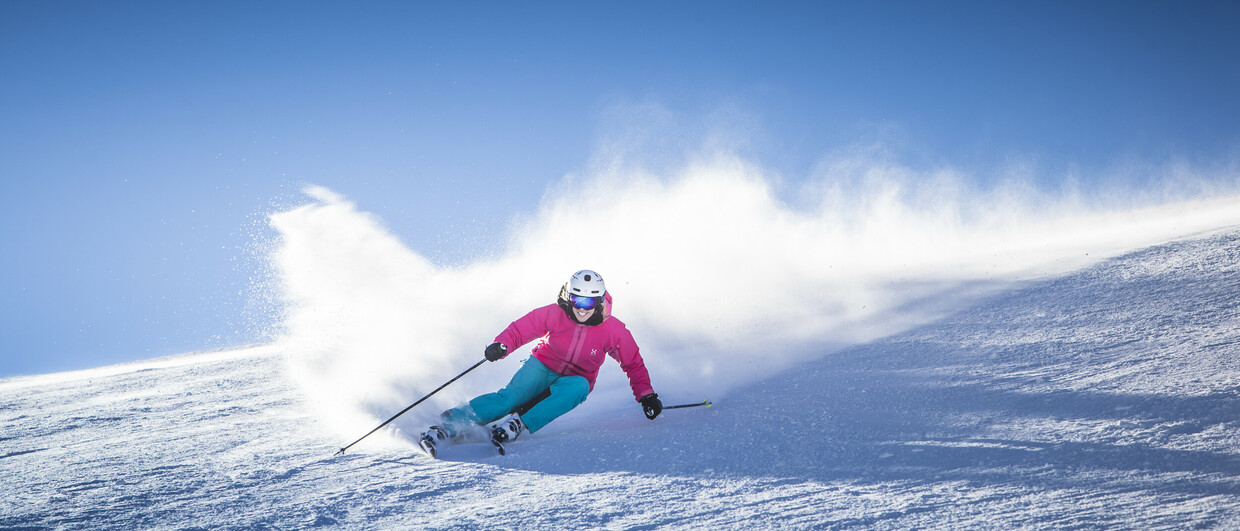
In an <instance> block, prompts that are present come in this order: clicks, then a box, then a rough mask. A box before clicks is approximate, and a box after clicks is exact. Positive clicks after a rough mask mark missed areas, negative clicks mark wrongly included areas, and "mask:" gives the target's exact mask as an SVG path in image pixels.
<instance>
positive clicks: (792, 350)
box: [271, 154, 1240, 435]
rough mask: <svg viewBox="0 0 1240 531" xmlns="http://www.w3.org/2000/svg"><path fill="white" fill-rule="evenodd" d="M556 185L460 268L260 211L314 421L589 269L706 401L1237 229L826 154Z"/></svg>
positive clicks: (337, 222)
mask: <svg viewBox="0 0 1240 531" xmlns="http://www.w3.org/2000/svg"><path fill="white" fill-rule="evenodd" d="M566 182H571V184H573V186H561V187H557V188H556V190H560V192H558V193H554V194H551V195H549V196H548V197H546V198H545V199H544V201H543V204H542V205H541V206H540V207H539V208H538V209H537V211H535V212H532V213H528V214H526V215H524V216H522V217H520V218H519V219H517V220H515V221H514V222H513V224H512V227H511V232H510V233H511V235H512V236H511V238H510V241H509V242H508V244H507V248H506V249H504V250H502V251H501V252H498V253H496V254H495V255H494V257H493V258H488V259H484V260H479V261H477V262H476V263H472V264H469V265H467V266H464V267H458V268H447V267H441V266H438V265H436V264H433V263H432V262H431V261H429V260H428V259H427V258H425V257H424V254H422V253H421V252H419V251H418V250H414V249H410V248H409V247H407V246H406V245H404V244H403V243H402V242H401V241H399V239H398V238H396V237H395V236H393V235H392V233H391V232H390V231H389V230H387V229H386V228H385V227H384V225H383V222H382V221H381V220H379V219H377V218H376V217H375V216H373V215H371V214H369V213H367V212H365V211H363V210H361V209H359V207H358V206H357V205H355V204H353V203H352V202H350V201H349V200H347V199H346V198H345V197H343V196H341V195H340V194H338V193H336V192H334V191H331V190H327V189H325V188H322V187H317V186H309V187H307V188H306V189H305V194H306V195H307V196H308V197H309V198H310V202H309V203H308V204H305V205H304V206H300V207H298V208H293V209H290V210H287V211H284V212H280V213H277V214H275V215H273V216H272V217H271V225H272V226H273V227H274V228H275V229H276V230H277V231H278V232H279V239H280V241H279V244H278V245H277V249H276V251H275V252H274V253H273V254H272V261H273V264H274V266H275V268H276V270H277V271H278V274H279V279H280V282H279V284H280V290H281V298H282V301H283V304H284V307H285V317H284V323H283V327H284V334H283V339H282V341H283V342H284V343H285V344H286V346H287V350H288V351H289V352H291V353H295V354H293V355H291V356H290V360H289V369H290V371H291V373H292V374H293V375H294V376H295V377H296V378H297V379H298V380H299V381H300V382H301V383H302V385H303V387H304V389H305V390H306V395H307V397H308V398H309V399H310V400H311V401H312V402H314V403H315V404H317V405H318V406H319V407H321V408H322V411H321V413H320V418H322V419H324V421H325V423H326V424H328V425H329V426H330V427H332V428H333V429H335V430H336V431H337V432H339V433H340V434H342V435H348V434H352V433H358V432H360V431H364V430H365V429H366V428H368V427H370V426H373V425H374V422H375V419H377V418H385V417H387V416H388V415H390V414H391V413H392V412H394V411H396V410H399V409H400V407H402V406H403V405H405V404H408V402H409V400H410V399H411V398H412V397H416V396H419V395H421V394H424V393H425V391H426V390H427V389H430V388H432V387H434V386H435V385H437V384H438V383H439V382H442V381H443V380H445V379H446V378H448V377H450V376H451V375H452V374H453V373H454V372H455V371H457V370H459V367H460V366H462V365H463V364H466V363H468V362H469V361H472V360H474V359H476V358H477V356H479V355H481V352H482V349H483V347H485V345H486V344H488V343H489V342H490V341H491V339H492V338H493V337H494V336H495V334H496V333H498V332H499V331H500V330H502V329H503V327H505V326H506V325H507V324H508V323H509V322H511V321H512V320H514V319H516V318H518V317H520V316H521V315H523V314H524V313H525V312H528V311H529V310H531V309H533V308H535V307H538V306H542V305H545V304H550V303H552V302H553V301H554V297H555V294H556V293H557V290H558V288H559V286H560V285H561V284H562V283H563V282H564V281H565V280H566V279H567V278H568V276H569V275H571V274H572V272H574V271H576V270H579V269H583V268H591V269H595V270H597V271H599V272H600V273H602V274H603V275H604V276H605V278H606V279H607V282H608V289H609V291H610V292H611V293H612V295H613V296H614V297H615V301H616V303H615V315H616V316H618V317H619V318H621V319H622V320H624V321H625V323H626V324H627V325H628V326H629V328H630V329H631V330H632V332H633V334H634V336H635V337H636V339H637V341H638V343H639V344H640V345H641V348H642V355H643V357H644V358H645V360H646V363H647V366H648V367H649V369H650V373H651V375H652V380H653V383H654V385H655V388H656V390H658V391H659V392H660V393H661V394H662V395H664V396H669V397H672V396H677V397H685V398H689V397H698V396H710V397H712V398H713V399H715V400H718V399H720V398H721V397H723V396H724V395H726V393H727V391H728V390H729V389H733V388H736V387H738V386H744V385H748V384H753V383H755V382H758V381H760V380H761V379H762V378H764V377H767V376H770V375H772V374H773V373H775V372H777V371H780V370H782V369H785V368H788V367H789V366H791V365H793V364H795V363H800V362H805V361H808V360H811V359H814V358H817V357H820V356H823V355H825V354H828V353H830V352H831V351H832V350H833V349H838V348H841V347H844V346H847V345H852V344H857V343H860V342H865V341H869V340H872V339H875V338H878V337H882V336H885V335H888V334H892V333H896V332H899V331H902V330H907V329H909V328H911V327H915V326H918V325H920V324H924V323H927V322H931V321H933V320H934V319H937V318H940V317H942V316H943V315H945V314H947V313H949V312H951V311H955V310H959V309H961V308H963V307H965V305H967V304H969V301H970V300H972V299H975V298H977V297H984V296H985V295H987V294H988V293H994V290H995V289H998V288H1001V287H1010V286H1011V284H1012V283H1013V282H1021V281H1029V280H1038V279H1043V278H1048V277H1049V276H1051V275H1056V274H1060V273H1063V272H1067V271H1071V270H1073V269H1076V268H1079V267H1082V266H1084V265H1088V264H1090V263H1092V262H1095V261H1098V260H1101V259H1104V258H1106V257H1109V256H1114V255H1116V254H1118V253H1120V252H1123V251H1125V250H1128V249H1133V248H1137V247H1140V246H1144V245H1150V244H1154V243H1157V242H1160V241H1165V240H1168V239H1172V238H1176V237H1180V236H1186V235H1190V234H1193V233H1197V232H1200V231H1205V230H1210V229H1215V228H1219V227H1223V226H1227V225H1235V224H1240V198H1235V197H1232V198H1225V199H1213V200H1205V201H1196V202H1173V203H1169V204H1163V205H1162V206H1153V207H1148V208H1141V209H1132V208H1130V207H1129V208H1127V209H1116V208H1103V207H1099V206H1097V205H1093V206H1091V205H1087V204H1086V202H1085V201H1083V200H1082V199H1080V198H1079V197H1073V196H1071V195H1069V194H1065V195H1064V196H1061V197H1052V196H1049V195H1047V194H1041V193H1036V192H1031V191H1030V190H1027V189H1024V188H1021V187H1018V186H999V187H995V188H992V189H989V190H985V191H979V190H975V189H972V188H971V187H970V186H967V185H965V184H962V182H963V179H961V178H960V177H959V176H958V175H955V174H952V173H951V172H933V173H930V174H923V173H917V172H914V171H912V170H909V169H907V168H902V167H899V166H894V165H890V164H884V163H870V164H858V163H856V162H855V161H852V162H849V161H837V162H836V163H828V164H824V166H823V169H822V171H821V175H820V176H819V178H816V179H814V180H813V182H812V183H810V184H808V185H805V186H803V187H800V188H798V189H796V190H784V191H783V192H782V193H780V192H777V189H776V188H777V186H776V183H777V179H775V178H774V177H772V176H770V175H767V174H766V173H765V172H764V171H763V169H762V168H760V167H757V166H755V165H753V164H750V163H748V162H746V161H744V160H742V159H740V158H738V157H735V156H730V155H726V154H724V155H712V156H708V157H704V158H702V159H700V160H696V161H691V162H688V163H686V164H684V165H683V166H681V167H679V168H677V169H673V170H669V171H668V172H667V173H666V174H660V175H656V174H653V173H650V172H644V171H638V170H625V169H615V168H611V169H606V170H603V171H599V172H597V173H596V174H595V175H592V176H588V177H580V176H570V177H567V178H566ZM781 196H787V197H794V198H796V200H795V201H785V200H782V199H781V198H780V197H781ZM583 211H588V212H591V216H590V222H589V223H583V222H582V219H580V216H579V215H576V213H580V212H583ZM386 222H388V223H400V220H386ZM526 349H527V350H528V347H526ZM523 357H524V356H523V355H522V353H521V352H517V353H514V355H513V356H510V358H509V359H510V360H511V359H514V358H515V359H518V360H519V359H522V358H523ZM515 370H516V362H510V361H506V362H505V363H495V364H488V365H487V366H485V367H483V368H482V369H480V370H478V371H475V373H474V374H471V375H470V377H469V378H465V379H462V380H461V381H460V382H458V383H457V384H455V385H454V386H453V387H451V388H449V389H447V390H445V392H443V393H440V394H439V395H436V396H435V397H434V399H432V400H430V401H429V402H428V404H427V405H424V406H422V407H420V408H419V409H418V411H415V412H411V414H409V415H406V416H405V417H404V418H402V419H401V420H402V422H401V423H397V424H396V425H398V426H402V425H403V426H406V427H407V429H409V430H413V429H422V428H424V427H425V426H426V425H428V424H430V423H432V422H433V420H434V416H435V414H436V413H438V412H439V411H442V410H444V409H447V408H449V407H452V406H455V405H458V404H460V403H462V402H463V401H465V400H467V399H469V398H471V397H472V396H475V395H477V394H480V393H483V392H489V391H493V390H495V389H498V388H499V387H501V386H502V385H503V384H504V382H506V381H507V379H508V377H509V376H511V374H512V373H513V372H514V371H515ZM627 394H628V386H627V385H626V382H625V381H624V378H623V374H622V373H621V371H620V370H619V369H618V368H617V367H616V366H615V364H612V363H608V364H605V365H604V367H603V370H602V372H601V373H600V377H599V381H598V384H597V385H596V388H595V392H594V393H593V394H592V395H591V399H590V400H589V401H587V403H586V404H584V405H583V406H582V408H579V409H583V408H584V409H589V408H590V407H612V408H614V407H615V404H616V403H621V401H624V400H628V401H631V400H632V398H631V396H626V395H627ZM359 412H361V413H365V414H358V413H359ZM402 423H403V424H402Z"/></svg>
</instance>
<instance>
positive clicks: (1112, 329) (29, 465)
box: [0, 230, 1240, 529]
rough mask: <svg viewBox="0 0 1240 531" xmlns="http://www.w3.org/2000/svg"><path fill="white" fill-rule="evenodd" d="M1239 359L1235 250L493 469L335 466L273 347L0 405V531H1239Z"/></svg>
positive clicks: (988, 312) (926, 333)
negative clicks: (312, 530)
mask: <svg viewBox="0 0 1240 531" xmlns="http://www.w3.org/2000/svg"><path fill="white" fill-rule="evenodd" d="M1238 355H1240V232H1238V231H1235V230H1229V231H1224V232H1220V233H1216V234H1214V235H1210V236H1205V237H1200V238H1197V239H1191V240H1183V241H1176V242H1172V243H1168V244H1164V245H1159V246H1155V247H1150V248H1147V249H1144V250H1140V251H1136V252H1133V253H1130V254H1128V255H1125V256H1122V257H1119V258H1116V259H1112V260H1109V261H1106V262H1103V263H1101V264H1098V265H1095V266H1092V267H1089V268H1087V269H1084V270H1082V271H1079V272H1077V273H1074V274H1069V275H1066V276H1062V277H1060V278H1056V279H1052V280H1046V281H1040V282H1029V283H1025V284H1022V285H1019V286H1016V287H1015V288H1013V289H1011V290H1007V291H1004V292H1003V293H1001V294H998V295H996V296H992V297H990V298H988V299H986V300H984V301H982V302H981V303H980V304H977V305H975V306H972V307H969V308H965V309H962V311H960V312H958V313H956V314H954V315H952V316H950V317H947V318H945V319H943V320H940V321H938V322H936V323H933V324H930V325H927V326H922V327H919V328H917V329H914V330H911V331H908V332H905V333H901V334H898V335H895V336H892V337H888V338H886V339H882V340H878V341H875V342H872V343H869V344H865V345H862V346H858V347H854V348H850V349H847V350H844V351H841V352H835V353H828V354H824V355H823V356H821V357H820V358H819V359H817V360H814V361H812V362H809V363H806V364H803V365H800V366H797V367H794V368H793V369H791V370H788V371H784V372H782V373H780V374H778V375H776V376H774V377H771V378H768V379H766V380H764V381H762V382H759V383H757V384H753V385H749V386H747V387H744V388H742V389H740V390H737V391H734V392H732V393H730V394H729V395H727V396H726V397H722V398H720V397H715V398H716V400H715V406H714V407H712V408H709V409H707V408H692V409H685V410H675V411H667V412H666V413H664V415H663V416H662V417H661V418H659V419H658V420H657V421H655V422H648V421H646V420H645V418H644V417H642V416H641V413H640V410H639V409H638V408H637V407H636V406H634V405H632V404H630V403H624V404H616V407H615V408H614V409H613V410H606V411H604V413H605V414H595V415H593V416H589V417H585V416H571V415H570V416H569V417H565V418H564V419H562V420H561V421H559V422H557V423H555V424H552V425H551V426H549V427H548V428H547V429H545V430H543V431H542V432H540V433H539V434H537V435H535V436H532V437H531V436H529V435H526V436H525V439H523V440H518V441H516V442H514V443H512V444H510V445H509V450H510V453H509V455H508V456H506V457H499V456H495V455H493V453H492V452H491V450H490V448H489V446H485V445H466V446H458V447H453V448H448V449H446V450H445V451H444V453H443V457H444V458H445V459H444V460H441V461H432V460H430V459H428V458H426V457H424V456H422V455H421V454H420V453H419V452H417V451H416V450H415V449H414V447H413V446H412V445H411V444H391V443H387V444H384V443H383V441H382V440H374V441H372V440H367V441H365V442H363V443H361V444H359V445H358V446H357V447H355V448H354V449H352V450H351V451H350V452H349V453H347V454H346V455H344V456H341V457H333V456H332V454H333V453H334V452H335V451H336V450H337V449H338V448H339V447H340V446H342V445H343V444H345V443H347V442H348V441H342V440H339V437H337V436H335V435H332V434H330V433H329V430H326V429H325V428H324V427H323V426H319V425H318V423H317V422H316V419H314V418H312V417H311V416H309V414H308V413H306V411H307V409H306V408H304V407H302V404H301V399H300V397H299V396H298V392H297V390H296V389H295V386H293V385H292V384H291V383H290V382H289V379H288V378H286V377H284V375H283V373H282V370H283V365H282V364H281V362H280V361H281V356H282V353H281V352H280V351H279V350H278V348H277V347H275V346H260V347H253V348H250V349H245V350H238V351H232V352H227V353H213V354H205V355H191V356H186V357H181V358H177V359H176V360H177V361H176V362H172V363H167V362H165V363H151V364H148V365H146V366H143V365H140V364H139V365H133V366H130V367H123V368H121V369H119V370H118V369H116V368H107V369H108V370H98V371H84V372H81V373H72V374H61V375H48V376H46V377H31V378H18V379H11V380H6V381H0V425H3V426H4V429H3V432H0V476H2V477H3V478H4V484H5V486H6V488H5V491H6V493H7V495H6V496H3V497H0V527H3V528H22V527H35V528H58V529H96V528H114V529H115V528H124V529H137V528H141V529H194V528H203V529H206V528H210V529H237V528H246V529H251V528H309V527H320V526H324V527H328V528H375V529H383V528H436V529H448V528H479V527H499V528H523V529H541V528H581V527H601V528H610V529H647V528H684V529H700V528H754V527H762V528H834V529H849V528H856V529H909V528H1082V527H1084V528H1096V527H1104V528H1106V527H1114V528H1143V529H1151V528H1164V529H1188V528H1232V529H1234V528H1237V527H1240V453H1238V451H1237V448H1238V443H1240V440H1238V438H1240V420H1238V418H1240V368H1238V367H1237V364H1236V361H1235V360H1236V359H1237V356H1238ZM514 367H515V365H514ZM612 369H614V367H612ZM359 435H360V434H359ZM376 439H379V438H376Z"/></svg>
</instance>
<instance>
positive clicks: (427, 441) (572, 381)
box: [420, 269, 663, 457]
mask: <svg viewBox="0 0 1240 531" xmlns="http://www.w3.org/2000/svg"><path fill="white" fill-rule="evenodd" d="M535 339H540V341H539V343H538V344H537V345H536V346H535V347H534V351H533V353H532V355H531V356H530V357H529V358H528V359H526V360H525V362H524V364H522V366H521V368H520V369H518V370H517V372H516V374H514V375H513V376H512V380H511V381H509V382H508V385H506V386H504V388H503V389H500V390H499V391H496V392H494V393H487V394H484V395H482V396H479V397H477V398H474V399H473V400H470V401H469V403H467V404H465V405H462V406H460V407H456V408H453V409H449V410H448V411H445V412H443V414H442V415H441V417H442V425H441V426H431V428H430V429H429V430H427V431H426V432H425V433H423V434H422V438H421V441H420V443H421V445H422V448H423V449H424V450H426V452H427V453H428V454H430V455H431V456H432V457H433V456H434V455H435V446H436V444H438V443H439V442H441V441H444V440H446V439H450V440H457V439H459V438H461V437H462V436H463V435H464V434H465V433H467V432H468V431H470V430H472V429H473V428H474V427H475V426H479V425H486V424H490V423H492V422H495V421H496V420H500V419H502V420H500V421H499V422H495V423H494V424H493V425H491V429H490V432H489V435H490V437H491V439H492V441H494V442H496V443H502V442H506V441H511V440H513V439H515V438H517V436H518V435H520V434H521V432H523V431H529V432H530V433H534V432H537V431H538V430H539V429H541V428H542V427H543V426H546V425H547V423H549V422H551V421H552V420H555V418H556V417H559V416H560V415H563V414H565V413H568V412H569V411H570V410H572V409H573V408H575V407H577V405H579V404H581V403H582V402H584V401H585V399H586V395H588V394H590V391H591V390H592V389H593V388H594V380H595V378H596V377H597V376H598V371H599V367H600V366H602V364H603V360H604V359H605V356H604V355H606V356H611V357H612V358H615V359H616V361H617V362H619V363H620V368H621V369H623V370H624V373H625V375H627V376H628V378H629V386H630V387H631V388H632V389H633V397H634V398H635V399H637V401H638V402H640V403H641V405H642V410H643V411H644V412H645V414H646V418H648V419H651V420H654V418H655V417H657V416H659V413H660V412H661V411H663V404H662V402H660V401H659V395H658V394H656V393H655V392H654V388H652V387H651V385H650V374H649V373H648V372H647V371H646V364H645V362H644V361H643V360H642V356H641V352H640V351H639V350H638V348H637V342H635V341H634V340H633V334H632V333H630V332H629V330H628V328H626V327H625V326H624V323H622V322H621V321H620V320H619V319H616V318H615V317H613V316H612V315H611V294H610V293H608V292H607V288H606V285H605V284H604V283H603V277H601V276H599V274H598V273H595V272H594V271H590V270H588V269H587V270H582V271H578V272H577V273H575V274H573V276H572V278H570V279H569V280H568V282H566V283H565V284H564V287H563V288H561V289H560V296H559V298H558V300H557V302H556V304H549V305H547V306H543V307H541V308H537V309H535V310H533V311H531V312H530V313H528V314H526V315H525V316H524V317H522V318H520V319H517V320H516V321H513V322H512V324H510V325H508V328H505V329H504V331H503V332H500V334H499V335H498V336H495V341H494V342H493V343H491V345H490V346H488V347H487V348H486V351H485V355H486V359H488V360H490V361H498V360H500V359H503V358H504V357H505V356H507V355H508V352H510V351H512V350H516V349H517V348H520V347H521V346H523V345H525V344H526V343H529V342H531V341H533V340H535Z"/></svg>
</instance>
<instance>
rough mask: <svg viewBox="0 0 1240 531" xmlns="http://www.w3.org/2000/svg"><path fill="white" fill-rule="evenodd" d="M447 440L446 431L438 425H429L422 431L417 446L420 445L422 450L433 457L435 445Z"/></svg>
mask: <svg viewBox="0 0 1240 531" xmlns="http://www.w3.org/2000/svg"><path fill="white" fill-rule="evenodd" d="M446 440H448V432H447V431H444V429H443V428H440V427H439V426H431V427H430V429H428V430H426V431H425V432H424V433H422V437H421V438H420V439H418V446H421V447H422V451H423V452H426V455H429V456H430V457H431V459H434V458H435V454H436V453H437V450H436V445H438V444H439V443H441V442H443V441H446Z"/></svg>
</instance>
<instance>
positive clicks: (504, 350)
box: [485, 343, 508, 361]
mask: <svg viewBox="0 0 1240 531" xmlns="http://www.w3.org/2000/svg"><path fill="white" fill-rule="evenodd" d="M485 354H486V357H487V361H499V359H500V358H503V357H504V356H507V355H508V347H507V346H506V345H504V344H503V343H491V344H490V345H489V346H487V350H486V352H485Z"/></svg>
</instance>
